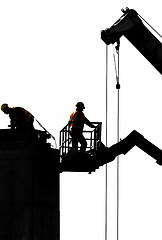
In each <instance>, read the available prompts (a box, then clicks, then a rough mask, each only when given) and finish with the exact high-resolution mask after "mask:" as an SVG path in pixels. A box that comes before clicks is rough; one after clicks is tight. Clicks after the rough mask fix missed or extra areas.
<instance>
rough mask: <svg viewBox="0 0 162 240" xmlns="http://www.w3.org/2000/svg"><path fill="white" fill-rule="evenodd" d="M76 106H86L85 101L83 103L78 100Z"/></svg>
mask: <svg viewBox="0 0 162 240" xmlns="http://www.w3.org/2000/svg"><path fill="white" fill-rule="evenodd" d="M75 106H76V107H81V108H83V109H84V108H85V107H84V103H82V102H78V103H77V104H76V105H75Z"/></svg>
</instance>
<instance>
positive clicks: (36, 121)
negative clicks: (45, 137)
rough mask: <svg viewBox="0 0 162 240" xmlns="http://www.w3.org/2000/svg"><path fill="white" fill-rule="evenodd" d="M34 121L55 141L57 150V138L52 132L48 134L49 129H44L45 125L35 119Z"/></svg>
mask: <svg viewBox="0 0 162 240" xmlns="http://www.w3.org/2000/svg"><path fill="white" fill-rule="evenodd" d="M34 119H35V121H36V122H37V123H38V124H39V125H40V127H41V128H43V129H44V131H45V132H47V133H48V134H49V135H50V136H51V137H52V138H53V139H54V142H55V147H56V148H57V143H56V138H55V137H54V136H53V135H52V134H51V133H50V132H48V131H47V129H46V128H45V127H43V125H42V124H41V123H40V122H39V121H38V120H37V119H36V118H35V117H34Z"/></svg>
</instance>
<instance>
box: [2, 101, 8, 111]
mask: <svg viewBox="0 0 162 240" xmlns="http://www.w3.org/2000/svg"><path fill="white" fill-rule="evenodd" d="M6 107H8V104H7V103H4V104H2V105H1V110H2V111H4V109H5V108H6Z"/></svg>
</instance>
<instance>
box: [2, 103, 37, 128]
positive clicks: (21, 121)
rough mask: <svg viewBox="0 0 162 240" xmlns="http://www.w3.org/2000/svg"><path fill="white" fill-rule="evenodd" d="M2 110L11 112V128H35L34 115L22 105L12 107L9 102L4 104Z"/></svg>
mask: <svg viewBox="0 0 162 240" xmlns="http://www.w3.org/2000/svg"><path fill="white" fill-rule="evenodd" d="M1 110H2V111H3V112H4V113H5V114H9V118H10V125H9V126H10V127H11V129H17V130H33V129H34V126H33V122H34V117H33V115H32V114H31V113H30V112H28V111H27V110H25V109H24V108H21V107H13V108H10V107H9V106H8V104H6V103H5V104H2V105H1Z"/></svg>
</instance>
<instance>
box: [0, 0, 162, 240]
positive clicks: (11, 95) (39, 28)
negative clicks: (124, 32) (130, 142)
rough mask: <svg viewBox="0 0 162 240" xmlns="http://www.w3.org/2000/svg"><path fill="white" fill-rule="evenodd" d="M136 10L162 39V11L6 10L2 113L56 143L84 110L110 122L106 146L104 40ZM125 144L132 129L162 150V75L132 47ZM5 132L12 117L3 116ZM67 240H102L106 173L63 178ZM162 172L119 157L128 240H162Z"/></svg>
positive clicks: (112, 221)
mask: <svg viewBox="0 0 162 240" xmlns="http://www.w3.org/2000/svg"><path fill="white" fill-rule="evenodd" d="M125 7H129V8H134V9H135V10H136V11H137V12H138V13H139V14H140V15H141V16H142V17H143V18H144V19H146V20H147V21H148V22H149V23H150V24H151V25H152V26H153V27H154V28H155V29H156V30H157V31H159V32H160V33H162V30H161V26H160V25H161V20H160V18H161V1H159V0H154V2H152V1H146V0H144V1H139V0H136V1H129V2H128V1H119V0H114V1H111V2H110V1H104V0H98V1H97V0H95V1H94V0H93V1H92V0H88V1H87V0H82V1H76V0H75V1H74V0H70V1H65V0H61V1H49V0H46V1H35V0H32V1H29V0H28V1H24V0H23V1H22V0H21V1H15V0H14V1H9V0H8V1H1V2H0V35H1V37H0V79H1V89H0V96H1V98H0V104H2V103H5V102H7V103H8V104H9V105H10V106H11V107H12V106H22V107H24V108H26V109H27V110H29V111H30V112H31V113H32V114H33V115H34V116H35V117H36V118H37V119H38V120H39V121H40V122H41V123H42V125H43V126H44V127H45V128H47V129H48V131H49V132H51V133H52V134H53V135H54V136H55V137H56V139H57V143H59V131H60V129H62V128H63V127H64V126H65V125H66V123H67V121H68V119H69V116H70V114H71V113H72V112H73V111H74V110H75V104H76V102H78V101H83V102H84V104H85V106H86V109H85V115H86V116H87V118H89V120H91V121H101V122H102V123H103V128H102V140H103V142H104V143H105V93H106V90H105V53H106V51H105V49H106V46H105V43H104V42H103V41H102V40H101V39H100V32H101V30H103V29H105V28H108V27H111V25H112V24H113V23H114V22H115V21H116V20H117V19H118V18H119V17H120V16H121V15H122V12H121V8H125ZM120 83H121V90H120V138H124V137H126V136H127V135H128V134H129V133H130V132H131V131H132V130H133V129H136V130H137V131H139V132H140V133H141V134H143V135H144V136H145V137H146V138H147V139H148V140H150V141H151V142H153V143H154V144H155V145H157V146H158V147H159V148H162V146H161V143H162V134H161V131H162V127H161V123H162V115H161V98H162V94H161V89H162V79H161V75H160V74H159V73H158V72H157V71H156V70H155V69H154V67H153V66H152V65H151V64H150V63H149V62H147V60H145V58H144V57H143V56H142V55H140V53H139V52H138V51H137V50H136V49H135V48H134V47H133V46H132V45H131V44H130V43H129V42H128V41H127V40H126V39H125V38H124V37H122V38H121V47H120ZM115 85H116V79H115V71H114V64H113V57H112V46H110V47H109V90H108V91H109V102H108V106H109V111H108V146H110V145H112V144H114V143H115V142H116V114H117V103H116V100H117V91H116V88H115ZM0 118H1V121H0V127H1V128H7V125H8V123H9V121H8V117H7V116H5V115H4V114H3V113H2V112H1V113H0ZM60 180H61V192H60V193H61V200H60V210H61V240H67V239H70V240H76V239H77V240H82V239H84V240H89V239H93V240H98V239H100V240H102V239H104V221H105V217H104V214H105V199H104V198H105V167H101V168H100V169H99V170H97V171H96V172H95V173H93V174H91V175H89V174H87V173H62V174H61V179H60ZM161 182H162V167H160V166H159V165H157V164H156V163H155V161H154V159H152V158H151V157H149V156H148V155H146V154H145V153H144V152H142V151H141V150H139V149H138V148H134V149H133V150H131V152H129V153H128V154H127V155H125V156H121V157H120V205H119V211H120V212H119V213H120V216H119V239H120V240H130V239H131V240H135V239H138V240H143V239H147V240H152V239H156V240H161V239H162V228H161V219H162V205H161V202H162V190H161ZM108 239H111V240H114V239H116V161H114V162H112V163H110V164H108Z"/></svg>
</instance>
